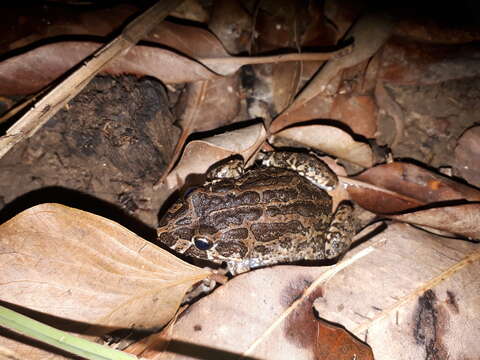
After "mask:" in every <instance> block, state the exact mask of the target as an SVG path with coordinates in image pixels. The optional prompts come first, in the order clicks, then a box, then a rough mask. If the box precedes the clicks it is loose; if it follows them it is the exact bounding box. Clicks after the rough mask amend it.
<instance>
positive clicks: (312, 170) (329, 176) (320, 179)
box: [258, 151, 338, 191]
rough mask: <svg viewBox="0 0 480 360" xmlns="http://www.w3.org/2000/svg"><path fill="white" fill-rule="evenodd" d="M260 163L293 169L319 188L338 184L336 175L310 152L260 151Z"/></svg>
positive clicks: (327, 188) (324, 188)
mask: <svg viewBox="0 0 480 360" xmlns="http://www.w3.org/2000/svg"><path fill="white" fill-rule="evenodd" d="M258 158H259V159H260V160H261V162H262V165H264V166H271V167H277V168H282V169H287V170H293V171H295V172H297V173H298V174H299V175H300V176H303V177H304V178H306V179H308V180H309V181H310V182H312V183H313V184H314V185H316V186H318V187H319V188H321V189H323V190H326V191H330V190H333V189H335V187H336V186H337V184H338V178H337V175H336V174H335V173H334V172H333V171H332V170H331V169H330V168H329V167H328V165H327V164H325V163H324V162H323V161H322V160H320V159H319V158H317V157H316V156H314V155H312V154H305V153H296V152H290V151H273V152H268V153H260V154H259V155H258Z"/></svg>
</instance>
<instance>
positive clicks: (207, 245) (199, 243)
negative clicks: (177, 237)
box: [192, 236, 213, 250]
mask: <svg viewBox="0 0 480 360" xmlns="http://www.w3.org/2000/svg"><path fill="white" fill-rule="evenodd" d="M192 241H193V244H194V245H195V247H196V248H197V249H198V250H209V249H211V248H212V246H213V242H211V241H210V240H209V239H207V238H205V237H201V236H194V237H193V239H192Z"/></svg>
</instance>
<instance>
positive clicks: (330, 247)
mask: <svg viewBox="0 0 480 360" xmlns="http://www.w3.org/2000/svg"><path fill="white" fill-rule="evenodd" d="M355 224H356V222H355V219H354V218H353V206H352V205H350V204H349V203H348V202H341V203H340V204H339V205H338V207H337V210H336V211H335V214H334V215H333V217H332V221H331V222H330V227H329V228H328V229H327V231H326V232H325V235H324V241H325V255H324V256H325V258H326V259H333V258H336V257H337V256H339V255H341V254H343V253H344V252H345V251H347V250H348V248H349V247H350V244H351V243H352V238H353V236H354V235H355V231H356V226H355Z"/></svg>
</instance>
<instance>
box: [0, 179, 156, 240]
mask: <svg viewBox="0 0 480 360" xmlns="http://www.w3.org/2000/svg"><path fill="white" fill-rule="evenodd" d="M43 203H59V204H62V205H66V206H70V207H73V208H76V209H80V210H84V211H88V212H90V213H93V214H96V215H100V216H103V217H105V218H107V219H110V220H113V221H115V222H117V223H119V224H120V225H123V226H125V227H126V228H127V229H129V230H131V231H133V232H134V233H136V234H137V235H138V236H140V237H142V238H144V239H146V240H149V241H153V240H155V239H156V231H155V229H153V228H151V227H149V226H148V225H146V224H144V223H143V222H141V221H139V220H138V219H136V218H134V217H133V216H131V215H129V214H127V213H126V212H124V211H123V210H121V209H120V208H119V207H117V206H116V205H114V204H111V203H109V202H107V201H104V200H101V199H98V198H96V197H93V196H91V195H88V194H86V193H83V192H80V191H77V190H72V189H68V188H64V187H60V186H52V187H46V188H42V189H39V190H33V191H31V192H29V193H26V194H24V195H22V196H20V197H18V198H16V199H15V200H14V201H12V202H11V203H9V204H7V205H5V207H3V208H2V209H1V210H0V224H2V223H4V222H5V221H7V220H8V219H10V218H12V217H14V216H15V215H17V214H19V213H20V212H22V211H24V210H26V209H28V208H30V207H32V206H35V205H38V204H43Z"/></svg>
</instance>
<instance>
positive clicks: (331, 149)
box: [271, 125, 373, 168]
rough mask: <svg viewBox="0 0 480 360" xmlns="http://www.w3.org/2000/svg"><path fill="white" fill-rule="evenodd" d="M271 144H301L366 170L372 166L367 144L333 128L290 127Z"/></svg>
mask: <svg viewBox="0 0 480 360" xmlns="http://www.w3.org/2000/svg"><path fill="white" fill-rule="evenodd" d="M271 142H272V144H274V145H276V146H291V145H292V144H297V145H298V144H301V145H303V146H304V147H310V148H313V149H316V150H320V151H323V152H325V153H327V154H330V155H334V156H335V157H338V158H340V159H344V160H347V161H350V162H352V163H354V164H357V165H360V166H363V167H366V168H368V167H370V166H372V165H373V153H372V150H371V149H370V147H369V146H368V145H367V144H365V143H361V142H358V141H355V140H353V139H352V137H351V136H350V135H349V134H348V133H346V132H345V131H343V130H341V129H339V128H337V127H333V126H326V125H305V126H296V127H291V128H288V129H285V130H282V131H280V132H279V133H277V134H275V135H273V136H272V138H271Z"/></svg>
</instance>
